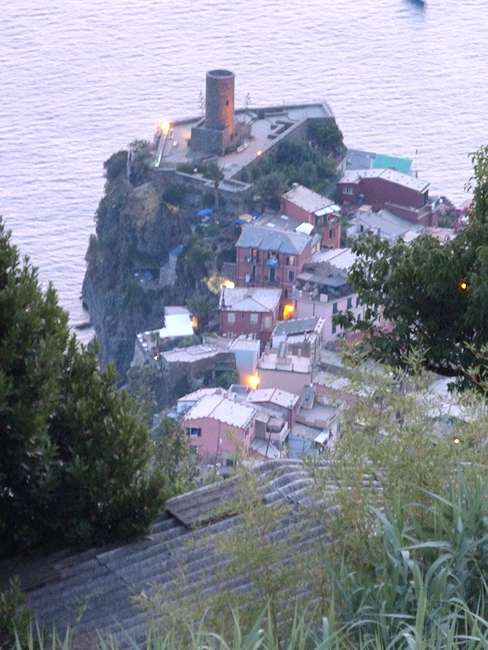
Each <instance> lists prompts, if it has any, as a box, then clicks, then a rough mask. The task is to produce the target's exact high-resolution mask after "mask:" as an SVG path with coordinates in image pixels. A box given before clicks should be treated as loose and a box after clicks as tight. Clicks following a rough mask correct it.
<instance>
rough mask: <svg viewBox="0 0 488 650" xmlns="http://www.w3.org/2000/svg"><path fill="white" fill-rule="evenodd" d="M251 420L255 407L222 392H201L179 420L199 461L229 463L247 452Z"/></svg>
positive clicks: (253, 423) (251, 437)
mask: <svg viewBox="0 0 488 650" xmlns="http://www.w3.org/2000/svg"><path fill="white" fill-rule="evenodd" d="M255 421H256V409H254V408H253V407H252V406H250V405H246V404H243V403H241V402H238V401H237V400H236V399H234V398H233V397H230V396H229V395H228V394H227V393H226V394H224V395H222V394H209V395H205V396H203V397H202V398H201V399H199V400H198V401H197V402H196V403H195V404H194V406H193V407H192V408H190V410H189V411H188V412H187V413H186V414H185V415H184V416H183V419H182V421H181V424H182V426H183V428H184V430H185V431H186V433H187V435H188V437H189V441H190V446H191V447H192V448H193V449H194V450H195V452H196V453H197V454H198V459H199V461H200V462H202V463H207V464H216V463H222V464H224V465H227V466H233V465H234V463H235V462H236V459H237V458H238V457H239V456H242V455H244V456H246V455H248V453H249V449H250V445H251V442H252V440H253V439H254V436H255Z"/></svg>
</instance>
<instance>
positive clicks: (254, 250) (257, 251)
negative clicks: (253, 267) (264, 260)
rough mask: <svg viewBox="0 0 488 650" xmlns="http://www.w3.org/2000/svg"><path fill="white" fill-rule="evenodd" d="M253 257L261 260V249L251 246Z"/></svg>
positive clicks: (257, 260)
mask: <svg viewBox="0 0 488 650" xmlns="http://www.w3.org/2000/svg"><path fill="white" fill-rule="evenodd" d="M251 257H253V258H254V259H255V260H256V262H259V250H258V249H257V248H251Z"/></svg>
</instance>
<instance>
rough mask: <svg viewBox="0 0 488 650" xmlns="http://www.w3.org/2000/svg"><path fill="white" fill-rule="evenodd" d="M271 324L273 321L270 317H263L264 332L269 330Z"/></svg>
mask: <svg viewBox="0 0 488 650" xmlns="http://www.w3.org/2000/svg"><path fill="white" fill-rule="evenodd" d="M272 324H273V321H272V319H271V316H265V317H264V329H265V330H269V329H271V325H272Z"/></svg>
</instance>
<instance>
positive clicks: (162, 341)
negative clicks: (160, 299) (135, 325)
mask: <svg viewBox="0 0 488 650" xmlns="http://www.w3.org/2000/svg"><path fill="white" fill-rule="evenodd" d="M194 325H195V323H194V321H193V319H192V316H191V314H190V312H189V311H188V309H187V308H186V307H180V306H167V307H165V308H164V326H163V327H161V328H159V329H155V330H149V331H147V332H140V333H139V334H137V336H136V340H135V345H134V355H133V359H132V366H141V365H144V364H146V363H151V364H153V365H154V363H155V362H156V364H157V362H158V360H159V356H160V354H161V352H162V351H163V350H167V349H169V348H170V347H172V346H174V345H175V343H176V342H177V341H178V340H179V339H184V338H189V337H193V336H194Z"/></svg>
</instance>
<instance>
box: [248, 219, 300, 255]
mask: <svg viewBox="0 0 488 650" xmlns="http://www.w3.org/2000/svg"><path fill="white" fill-rule="evenodd" d="M309 241H311V237H309V236H308V235H304V234H303V233H300V232H293V231H286V230H280V229H279V228H276V227H275V228H273V227H271V226H256V225H252V226H243V227H242V232H241V235H240V237H239V239H238V240H237V243H236V246H238V247H241V248H259V250H262V251H275V252H277V253H284V254H285V255H299V254H300V253H302V252H303V251H304V250H305V247H306V246H307V244H308V242H309Z"/></svg>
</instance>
